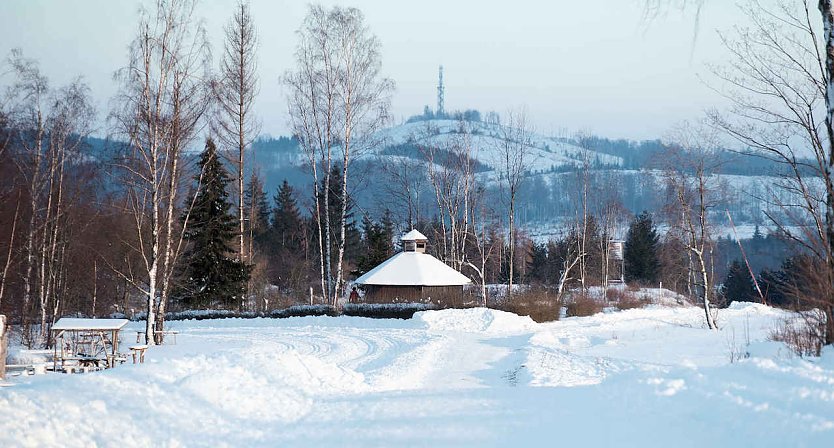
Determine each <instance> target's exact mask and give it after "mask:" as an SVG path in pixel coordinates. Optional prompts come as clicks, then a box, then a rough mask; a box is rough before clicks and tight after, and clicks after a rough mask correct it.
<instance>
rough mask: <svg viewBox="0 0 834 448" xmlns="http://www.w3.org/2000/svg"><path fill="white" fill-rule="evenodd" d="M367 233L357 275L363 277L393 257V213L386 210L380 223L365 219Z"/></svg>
mask: <svg viewBox="0 0 834 448" xmlns="http://www.w3.org/2000/svg"><path fill="white" fill-rule="evenodd" d="M362 229H363V231H364V233H365V239H364V241H363V248H364V250H365V253H364V254H362V255H360V257H359V264H358V266H357V270H356V274H357V275H362V274H364V273H366V272H368V271H370V270H371V269H373V268H375V267H376V266H377V265H379V264H380V263H382V262H383V261H385V260H387V259H388V258H390V257H391V255H393V253H394V246H393V244H392V243H393V239H394V222H393V221H392V220H391V213H390V211H389V210H385V214H384V215H383V217H382V220H381V221H380V222H374V221H372V220H371V219H370V218H368V217H365V218H364V219H363V220H362Z"/></svg>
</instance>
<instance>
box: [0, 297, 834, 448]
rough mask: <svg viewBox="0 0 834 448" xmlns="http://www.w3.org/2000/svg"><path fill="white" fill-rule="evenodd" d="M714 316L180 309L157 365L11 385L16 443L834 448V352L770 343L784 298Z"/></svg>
mask: <svg viewBox="0 0 834 448" xmlns="http://www.w3.org/2000/svg"><path fill="white" fill-rule="evenodd" d="M701 313H702V311H701V310H699V309H698V308H691V307H660V306H654V307H650V308H646V309H634V310H628V311H624V312H615V313H605V314H598V315H595V316H591V317H585V318H568V319H564V320H562V321H560V322H553V323H547V324H537V323H535V322H533V321H532V320H530V319H529V318H527V317H520V316H516V315H514V314H510V313H505V312H500V311H495V310H487V309H482V308H475V309H466V310H443V311H425V312H420V313H417V314H416V315H415V317H414V318H413V319H410V320H373V319H366V318H356V317H344V316H343V317H335V318H334V317H305V318H289V319H222V320H203V321H180V322H172V323H171V325H172V327H175V328H173V329H176V330H178V331H179V332H180V334H179V337H178V345H168V346H161V347H154V348H152V349H151V350H149V352H148V355H147V358H146V363H145V364H143V365H136V366H133V365H124V366H121V367H119V368H116V369H112V370H109V371H104V372H96V373H90V374H84V375H57V374H56V375H53V374H49V375H39V376H34V377H19V378H16V379H14V380H12V384H11V385H10V386H9V387H4V388H0V446H9V447H16V446H124V447H133V446H137V447H147V446H170V447H175V446H392V445H406V446H546V445H551V446H552V445H562V444H564V445H568V446H570V445H571V444H572V445H577V446H638V445H639V446H641V447H653V446H658V447H660V446H670V445H671V446H704V445H709V446H718V447H722V446H728V447H729V446H774V447H776V446H779V447H782V446H831V445H830V443H831V441H832V440H834V353H832V352H831V351H827V352H825V353H824V355H823V357H822V358H820V359H813V360H802V359H799V358H796V357H794V356H793V355H791V353H790V352H789V351H788V350H787V349H786V348H785V347H784V346H783V345H781V344H779V343H775V342H769V341H767V336H768V334H769V332H770V331H771V329H772V328H773V327H774V326H776V325H778V324H779V323H780V322H781V321H782V320H783V319H784V318H786V317H789V315H788V314H787V313H785V312H783V311H779V310H775V309H772V308H768V307H765V306H761V305H755V304H734V305H733V306H732V307H731V308H729V309H726V310H722V311H721V312H720V314H719V318H718V319H719V320H718V321H719V324H720V325H721V326H722V330H721V331H718V332H710V331H709V330H706V329H704V328H703V325H702V323H701V322H702V320H703V316H702V314H701ZM140 326H141V323H133V324H131V329H135V328H139V327H140ZM133 327H135V328H133ZM131 336H132V334H131V332H130V331H129V330H128V331H126V332H125V333H123V338H127V339H128V340H129V339H130V337H131ZM748 338H749V340H750V345H749V346H748V345H747V339H748ZM733 351H736V352H744V353H748V352H749V353H750V357H749V358H744V359H741V360H739V361H736V362H733V363H731V362H730V354H731V353H732V352H733Z"/></svg>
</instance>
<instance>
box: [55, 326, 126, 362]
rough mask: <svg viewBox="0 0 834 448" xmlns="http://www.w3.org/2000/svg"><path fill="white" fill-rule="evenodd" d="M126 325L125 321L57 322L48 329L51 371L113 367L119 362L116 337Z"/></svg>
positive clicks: (117, 339) (117, 337)
mask: <svg viewBox="0 0 834 448" xmlns="http://www.w3.org/2000/svg"><path fill="white" fill-rule="evenodd" d="M127 323H128V320H127V319H75V318H68V317H63V318H61V319H59V320H58V322H55V325H53V326H52V340H53V341H54V346H53V350H54V352H53V362H54V366H53V368H54V370H55V371H58V370H64V371H67V370H68V367H70V368H74V367H76V366H78V367H81V368H96V369H98V368H110V367H113V366H115V365H116V361H118V360H120V355H119V333H120V332H121V330H122V328H123V327H124V326H125V325H127ZM59 364H60V366H59Z"/></svg>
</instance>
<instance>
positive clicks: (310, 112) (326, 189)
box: [284, 5, 394, 304]
mask: <svg viewBox="0 0 834 448" xmlns="http://www.w3.org/2000/svg"><path fill="white" fill-rule="evenodd" d="M297 35H298V38H299V42H298V46H297V48H296V53H295V59H296V67H295V69H294V70H291V71H289V72H288V73H287V74H286V75H285V76H284V84H285V85H286V86H287V88H288V90H289V93H288V95H289V116H290V123H291V126H292V129H293V134H294V135H296V136H297V137H298V139H299V142H300V144H301V147H302V149H303V150H304V152H305V153H306V154H307V158H308V162H309V164H310V169H311V170H312V174H313V180H314V187H313V188H314V191H313V192H314V197H315V209H314V212H315V216H316V218H317V219H316V223H317V231H318V235H319V255H320V272H321V289H322V294H323V295H325V296H326V297H327V299H328V301H330V302H332V303H333V304H337V303H338V298H339V291H340V288H341V283H342V275H343V273H342V264H343V259H344V250H345V225H346V207H347V203H348V191H349V186H348V173H349V170H350V165H351V162H353V160H354V159H355V158H356V156H357V155H358V154H360V153H361V152H362V151H363V150H365V149H367V148H368V147H369V146H371V145H373V144H374V142H373V135H374V133H375V132H376V131H377V130H379V129H380V128H381V127H382V125H383V124H384V123H385V121H386V120H387V119H388V109H389V104H390V96H391V93H392V91H393V88H394V85H393V81H391V80H389V79H386V78H382V77H381V76H380V70H381V66H382V63H381V55H380V42H379V40H378V39H377V38H376V36H374V35H373V33H372V32H371V31H370V29H368V27H367V26H366V25H365V23H364V17H363V15H362V13H361V11H359V10H358V9H355V8H341V7H333V8H331V9H325V8H324V7H322V6H319V5H313V6H310V8H309V11H308V13H307V16H306V18H305V19H304V23H303V24H302V26H301V28H300V29H299V31H298V33H297ZM337 161H338V162H339V163H340V169H341V173H340V174H341V175H340V179H338V180H334V179H331V171H332V168H333V165H334V162H337ZM320 172H321V173H320ZM320 175H321V176H322V177H323V179H322V180H323V182H322V185H321V186H320V182H319V180H320V179H319V177H320ZM334 181H335V182H339V183H340V185H341V198H339V202H340V203H341V207H340V208H341V210H339V216H338V221H339V222H338V224H337V223H331V222H330V221H331V220H330V214H329V213H328V212H327V209H328V204H330V203H331V202H330V190H331V185H333V182H334ZM334 231H335V232H334ZM333 233H337V234H338V238H337V243H338V244H337V254H336V258H335V264H336V266H335V269H334V267H333V266H332V264H333V261H334V260H333V257H332V249H331V247H332V244H331V234H333ZM334 271H335V272H334Z"/></svg>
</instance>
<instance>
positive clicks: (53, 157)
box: [3, 50, 95, 343]
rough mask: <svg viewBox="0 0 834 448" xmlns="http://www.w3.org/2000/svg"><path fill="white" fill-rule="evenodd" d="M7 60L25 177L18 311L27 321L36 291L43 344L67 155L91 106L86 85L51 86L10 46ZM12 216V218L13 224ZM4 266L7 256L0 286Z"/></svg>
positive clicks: (56, 274) (54, 284) (57, 259)
mask: <svg viewBox="0 0 834 448" xmlns="http://www.w3.org/2000/svg"><path fill="white" fill-rule="evenodd" d="M9 61H10V66H11V67H12V72H13V74H14V77H15V81H14V83H13V85H12V86H11V87H10V89H9V90H8V91H7V101H8V102H9V104H11V111H12V113H11V117H12V121H13V123H12V127H13V128H14V129H16V130H17V132H18V134H19V135H18V136H17V138H16V139H15V144H16V155H15V157H14V160H15V163H16V164H17V167H18V169H19V171H20V174H21V175H22V176H23V178H25V179H27V180H28V182H27V191H26V193H27V194H28V196H29V198H28V201H29V204H28V205H29V210H27V212H28V214H29V226H28V229H27V234H26V244H25V246H26V247H25V252H26V261H25V273H24V274H23V283H24V291H23V302H22V314H21V316H22V317H23V322H24V324H27V325H28V323H30V320H29V319H28V317H29V313H30V311H31V309H30V304H31V301H32V296H33V295H34V296H36V298H37V302H36V304H37V305H38V310H39V313H38V314H39V320H38V322H39V323H40V326H39V329H40V332H39V336H40V341H41V342H42V343H47V342H48V341H47V335H48V326H47V325H48V323H50V322H51V321H52V320H54V313H55V312H57V311H53V313H51V314H52V319H48V317H49V316H50V313H48V311H49V310H50V309H52V310H57V309H58V307H59V304H60V295H59V294H58V292H59V290H60V280H61V278H62V275H63V272H64V270H65V266H64V263H63V261H64V252H65V249H66V245H67V240H66V232H67V220H66V212H67V202H68V199H70V198H68V197H67V185H66V183H65V180H66V173H67V169H68V164H69V163H71V161H72V159H73V158H78V157H79V152H80V148H81V146H82V143H83V141H84V139H85V138H86V137H87V135H88V134H89V132H90V129H91V126H92V121H93V117H94V114H95V112H94V110H93V108H92V106H91V105H90V99H89V89H88V88H87V86H86V85H85V84H84V83H83V82H81V81H80V80H75V81H74V82H72V83H70V84H69V85H68V86H66V87H63V88H61V89H57V90H53V89H50V88H49V83H48V81H47V79H46V77H44V76H43V75H42V74H41V73H40V70H39V68H38V64H37V63H36V62H35V61H33V60H31V59H27V58H25V57H24V56H23V54H22V53H21V52H20V51H19V50H14V51H12V55H11V57H10V59H9ZM16 214H17V212H16ZM16 221H17V217H15V223H14V225H13V229H14V228H16ZM12 236H14V235H12ZM10 250H12V247H11V246H10ZM9 253H10V254H11V252H9ZM8 266H9V263H8V261H7V264H6V266H5V271H4V280H3V283H4V286H3V287H5V281H6V277H7V271H8Z"/></svg>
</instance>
